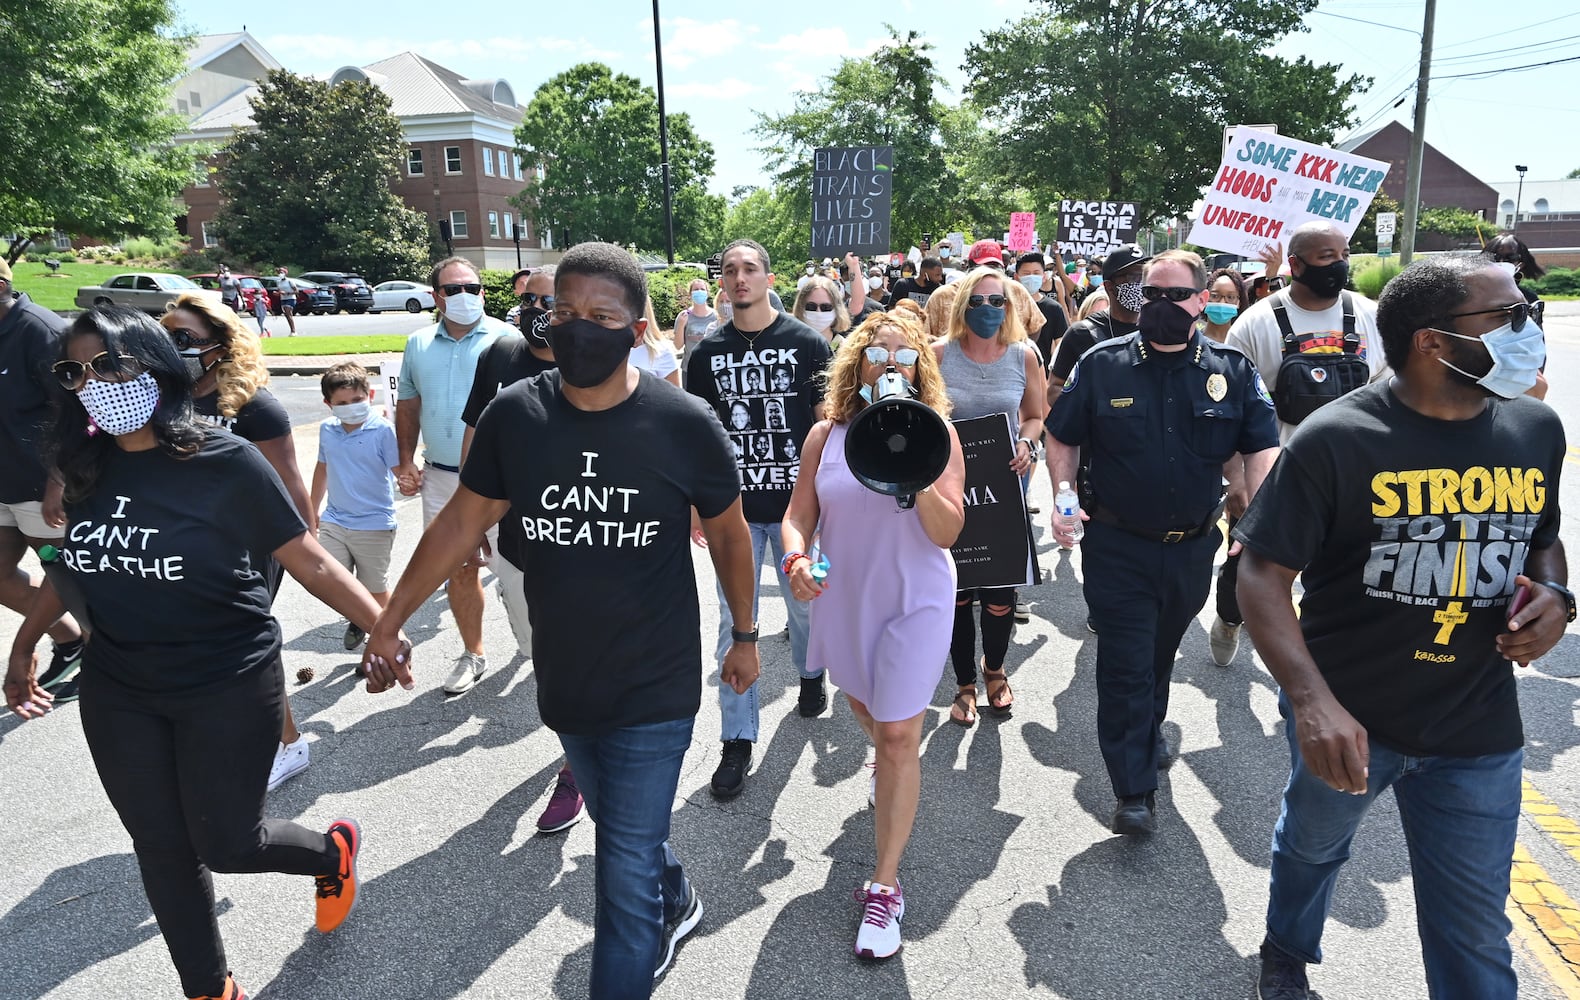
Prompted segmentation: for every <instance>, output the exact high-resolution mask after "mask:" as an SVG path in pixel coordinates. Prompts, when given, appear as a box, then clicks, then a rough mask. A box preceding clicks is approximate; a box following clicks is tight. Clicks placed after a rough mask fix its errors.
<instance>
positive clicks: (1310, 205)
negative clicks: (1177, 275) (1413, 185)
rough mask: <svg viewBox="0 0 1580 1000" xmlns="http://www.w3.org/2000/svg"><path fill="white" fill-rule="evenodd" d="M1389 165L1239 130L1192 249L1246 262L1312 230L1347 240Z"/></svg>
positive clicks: (1207, 197)
mask: <svg viewBox="0 0 1580 1000" xmlns="http://www.w3.org/2000/svg"><path fill="white" fill-rule="evenodd" d="M1387 174H1388V164H1386V163H1384V162H1382V161H1381V160H1374V159H1372V158H1370V157H1367V156H1358V155H1356V154H1355V153H1345V152H1341V151H1339V150H1336V149H1328V148H1326V147H1323V146H1314V145H1312V144H1311V143H1309V142H1301V141H1300V140H1298V139H1289V138H1286V137H1284V136H1280V135H1272V134H1269V133H1267V132H1258V131H1252V130H1250V129H1243V128H1242V129H1239V130H1237V131H1236V133H1235V137H1234V141H1233V142H1231V143H1230V144H1229V145H1228V147H1227V148H1226V149H1225V150H1224V154H1223V162H1222V163H1220V164H1219V165H1218V170H1217V173H1215V174H1214V175H1213V179H1212V183H1211V185H1209V186H1208V188H1207V190H1206V192H1205V193H1204V194H1203V195H1202V207H1201V213H1200V215H1198V216H1197V219H1196V224H1195V225H1194V226H1192V227H1191V231H1190V241H1191V242H1192V243H1194V244H1196V245H1198V246H1204V247H1210V248H1211V249H1213V250H1223V251H1226V252H1228V253H1237V254H1241V255H1243V256H1246V257H1255V256H1256V255H1257V254H1258V253H1260V252H1261V250H1262V248H1263V247H1265V246H1268V245H1270V244H1274V243H1282V244H1284V245H1286V246H1287V245H1288V243H1289V234H1290V233H1291V232H1293V231H1294V229H1295V227H1297V226H1299V225H1301V224H1302V223H1306V222H1330V223H1332V224H1333V225H1334V226H1336V227H1337V228H1338V230H1339V232H1341V233H1343V234H1344V235H1345V237H1346V238H1348V237H1350V236H1353V235H1355V227H1356V226H1358V225H1360V221H1361V216H1363V215H1365V214H1366V209H1367V208H1368V207H1369V206H1370V205H1371V203H1372V198H1373V197H1374V196H1375V195H1376V194H1377V191H1378V190H1379V189H1380V188H1381V187H1382V181H1383V178H1384V177H1386V176H1387Z"/></svg>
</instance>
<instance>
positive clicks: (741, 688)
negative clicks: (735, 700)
mask: <svg viewBox="0 0 1580 1000" xmlns="http://www.w3.org/2000/svg"><path fill="white" fill-rule="evenodd" d="M761 672H762V661H761V660H760V659H759V658H758V655H757V643H755V642H736V643H732V644H731V645H730V648H729V651H728V652H726V653H725V654H724V662H723V663H721V664H719V682H720V683H721V684H728V685H729V686H730V690H732V691H734V692H735V693H736V694H745V693H746V690H747V689H748V688H750V687H751V686H752V685H753V684H755V683H757V675H758V674H759V673H761Z"/></svg>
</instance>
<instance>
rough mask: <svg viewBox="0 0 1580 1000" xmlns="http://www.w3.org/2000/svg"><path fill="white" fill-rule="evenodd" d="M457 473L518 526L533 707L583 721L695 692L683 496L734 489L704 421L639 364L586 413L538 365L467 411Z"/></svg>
mask: <svg viewBox="0 0 1580 1000" xmlns="http://www.w3.org/2000/svg"><path fill="white" fill-rule="evenodd" d="M461 483H462V484H463V485H464V486H466V487H467V488H468V489H470V490H472V491H473V492H474V493H478V494H480V495H482V496H485V497H490V498H492V499H496V500H508V501H509V502H510V510H509V512H508V513H507V514H506V515H505V517H506V518H511V519H514V520H515V521H516V522H517V524H518V525H519V526H520V527H521V530H522V534H523V535H524V536H525V541H524V542H523V547H522V552H521V556H522V567H521V568H522V570H523V576H524V585H525V588H526V598H527V616H528V618H529V619H530V620H531V622H532V660H533V664H534V669H535V670H536V671H537V676H538V711H539V713H540V714H541V715H542V716H543V722H544V724H545V725H547V726H548V727H549V728H551V729H553V730H555V731H557V732H562V733H576V734H592V733H601V732H608V731H610V730H613V729H618V728H622V727H625V726H637V725H646V724H649V723H655V722H669V721H673V720H675V719H684V718H690V717H692V716H694V715H696V714H697V710H698V708H699V707H700V706H701V704H702V638H701V635H702V624H701V615H700V612H699V611H698V605H697V581H696V576H695V574H694V573H693V571H692V562H691V550H690V544H691V541H690V539H691V508H692V507H696V508H697V510H698V512H699V513H700V514H701V515H702V516H703V517H705V518H711V517H717V516H719V515H720V514H722V513H724V512H725V511H726V510H728V509H729V507H730V505H731V504H732V503H734V502H735V498H736V497H737V496H739V495H740V479H739V477H738V475H737V473H736V469H735V456H734V452H733V451H732V450H731V448H730V444H729V440H728V439H727V438H726V437H725V436H724V430H723V429H722V428H721V427H720V426H719V421H718V419H717V418H715V417H714V415H713V414H712V413H710V412H708V410H707V408H706V407H704V406H702V405H700V404H699V403H698V402H697V400H695V399H693V398H692V397H691V396H688V395H687V394H686V393H685V392H683V391H682V390H681V389H679V388H676V387H675V386H674V385H671V384H670V383H668V382H665V381H664V380H663V379H660V378H656V377H654V376H652V375H650V374H648V373H646V372H643V373H642V376H641V380H640V381H639V382H638V383H637V387H636V390H635V391H634V392H632V394H631V395H630V397H629V398H627V399H626V400H625V401H624V402H622V403H620V404H619V405H617V406H614V407H612V408H610V409H608V410H602V411H598V412H588V411H584V410H579V409H577V408H576V407H574V406H572V405H571V404H570V403H568V402H566V400H565V396H564V394H563V393H562V392H561V391H560V375H559V373H558V372H557V371H556V372H549V373H547V374H545V375H542V376H540V377H538V378H533V379H528V380H527V381H524V382H517V383H516V384H515V385H511V386H507V387H506V388H504V389H503V390H501V391H500V393H499V395H498V396H496V397H495V398H494V401H493V402H492V403H490V404H489V406H488V409H487V410H485V411H484V412H483V416H482V418H481V419H479V420H478V423H477V432H476V434H475V435H474V436H473V438H472V450H471V452H470V453H469V454H468V455H467V459H466V465H465V466H464V467H463V468H462V470H461Z"/></svg>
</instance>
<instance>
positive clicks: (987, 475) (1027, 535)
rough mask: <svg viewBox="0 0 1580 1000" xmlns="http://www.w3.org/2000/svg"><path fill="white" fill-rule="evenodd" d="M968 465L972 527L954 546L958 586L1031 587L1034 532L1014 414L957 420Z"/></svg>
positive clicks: (968, 515)
mask: <svg viewBox="0 0 1580 1000" xmlns="http://www.w3.org/2000/svg"><path fill="white" fill-rule="evenodd" d="M953 423H954V425H955V433H956V434H958V435H959V436H960V449H961V451H962V453H963V454H964V456H965V460H966V492H965V501H966V523H965V527H963V528H961V529H960V537H959V538H957V539H956V540H955V544H954V545H953V546H951V547H950V549H949V552H950V554H951V555H953V556H954V558H955V574H956V576H957V577H958V578H959V583H958V584H957V586H958V587H959V588H960V589H961V590H969V589H971V588H973V587H1027V586H1031V585H1032V584H1033V583H1035V582H1036V581H1035V580H1034V578H1033V572H1034V571H1033V566H1034V565H1035V562H1034V560H1033V556H1032V541H1031V529H1030V527H1029V522H1028V521H1027V519H1026V497H1025V495H1024V494H1023V493H1021V491H1020V477H1019V476H1017V475H1015V470H1013V469H1011V468H1010V467H1009V463H1010V462H1011V461H1012V460H1013V459H1014V458H1015V432H1014V429H1013V428H1012V427H1011V426H1010V422H1009V414H1007V413H990V414H988V415H987V416H985V417H975V418H972V419H970V420H956V421H953Z"/></svg>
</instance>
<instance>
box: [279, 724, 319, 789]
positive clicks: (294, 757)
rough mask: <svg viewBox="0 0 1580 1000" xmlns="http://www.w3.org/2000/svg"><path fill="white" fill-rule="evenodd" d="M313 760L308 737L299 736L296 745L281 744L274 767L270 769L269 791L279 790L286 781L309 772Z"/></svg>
mask: <svg viewBox="0 0 1580 1000" xmlns="http://www.w3.org/2000/svg"><path fill="white" fill-rule="evenodd" d="M311 759H312V751H311V750H309V749H308V746H307V737H306V736H298V737H297V738H296V742H295V743H281V744H280V749H278V750H276V751H275V752H274V766H273V767H271V768H269V791H271V792H272V791H274V790H275V789H276V788H279V787H280V786H281V785H282V784H284V783H285V779H287V778H294V777H296V776H297V775H298V774H301V773H302V772H303V771H305V770H307V765H308V763H309V762H310V761H311Z"/></svg>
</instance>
